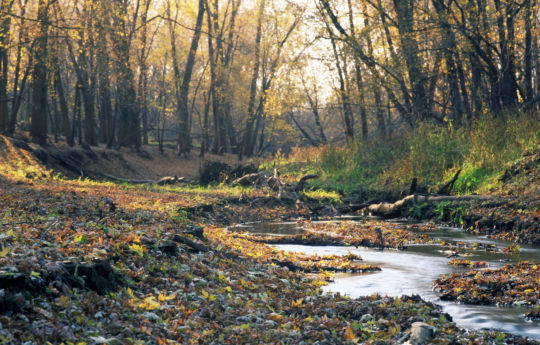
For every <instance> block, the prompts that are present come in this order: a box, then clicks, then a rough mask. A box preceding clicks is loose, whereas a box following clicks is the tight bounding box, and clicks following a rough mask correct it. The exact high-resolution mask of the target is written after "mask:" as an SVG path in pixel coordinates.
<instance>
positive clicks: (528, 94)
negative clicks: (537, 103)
mask: <svg viewBox="0 0 540 345" xmlns="http://www.w3.org/2000/svg"><path fill="white" fill-rule="evenodd" d="M533 2H535V0H526V4H525V13H524V21H525V56H524V63H525V68H524V79H525V80H524V86H525V101H526V102H530V101H531V100H532V99H533V97H534V91H533V73H532V72H533V52H532V33H531V27H532V25H531V22H532V21H533V20H534V17H533V14H532V8H533V6H532V3H533ZM536 73H540V71H537V72H536Z"/></svg>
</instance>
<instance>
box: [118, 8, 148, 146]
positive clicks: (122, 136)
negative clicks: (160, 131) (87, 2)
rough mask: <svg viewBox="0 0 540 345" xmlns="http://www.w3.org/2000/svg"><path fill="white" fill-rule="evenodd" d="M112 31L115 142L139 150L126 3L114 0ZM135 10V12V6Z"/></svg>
mask: <svg viewBox="0 0 540 345" xmlns="http://www.w3.org/2000/svg"><path fill="white" fill-rule="evenodd" d="M114 4H115V5H116V6H115V7H114V8H113V10H112V11H111V12H112V14H113V26H114V29H113V30H112V32H113V33H114V35H113V37H114V38H113V43H114V52H115V54H116V59H115V60H116V76H117V82H118V104H117V109H118V122H119V123H121V126H119V127H118V145H119V146H125V147H132V148H135V149H139V148H140V147H141V135H140V118H139V109H138V103H137V92H136V90H135V77H134V72H133V70H132V68H131V63H130V47H131V42H132V38H133V33H134V32H135V24H136V18H133V19H132V22H131V23H130V22H129V20H128V15H129V13H130V11H129V10H128V2H127V1H125V0H115V1H114ZM135 13H136V14H137V13H138V9H136V11H135Z"/></svg>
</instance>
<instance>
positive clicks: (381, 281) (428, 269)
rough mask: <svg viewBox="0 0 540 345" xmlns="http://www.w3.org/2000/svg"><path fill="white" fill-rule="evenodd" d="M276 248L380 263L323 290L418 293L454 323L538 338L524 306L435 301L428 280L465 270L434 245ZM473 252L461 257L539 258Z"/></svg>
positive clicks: (524, 252) (267, 228)
mask: <svg viewBox="0 0 540 345" xmlns="http://www.w3.org/2000/svg"><path fill="white" fill-rule="evenodd" d="M237 229H238V228H237ZM238 230H242V231H250V232H253V233H259V234H275V235H284V234H297V233H301V232H302V229H301V228H299V227H298V226H297V225H296V223H281V224H279V223H276V224H248V225H243V226H242V227H241V228H240V229H238ZM429 234H430V235H431V236H432V237H434V238H439V239H441V240H443V241H447V242H450V241H460V242H471V243H475V242H476V243H484V244H495V245H497V247H499V248H504V247H506V246H508V244H509V243H508V242H504V241H498V240H493V239H488V238H486V237H485V236H475V235H471V234H468V233H465V232H463V231H460V230H458V229H453V228H439V229H438V230H437V231H434V232H430V233H429ZM276 248H279V249H282V250H285V251H292V252H303V253H306V254H318V255H324V254H336V255H345V254H347V253H353V254H358V255H360V256H361V257H362V258H363V260H364V262H365V263H369V264H375V265H378V266H380V267H381V268H382V271H380V272H375V273H370V274H339V275H336V276H335V277H334V282H332V283H330V284H329V285H327V286H324V287H323V289H324V290H325V291H328V292H339V293H341V294H346V295H349V296H351V297H358V296H364V295H371V294H375V293H378V294H380V295H388V296H401V295H413V294H418V295H420V296H421V297H422V298H423V299H425V300H428V301H432V302H434V303H437V304H439V305H441V306H442V308H443V310H444V311H445V312H447V313H448V314H450V315H451V316H452V318H453V320H454V322H456V324H457V325H458V326H460V327H464V328H473V329H496V330H501V331H504V332H508V333H512V334H517V335H521V336H527V337H530V338H534V339H539V340H540V324H539V323H538V322H530V321H526V320H525V319H524V318H523V314H524V313H525V311H526V310H525V309H524V308H520V307H493V306H477V305H466V304H459V303H456V302H448V301H441V300H440V299H439V297H438V295H437V294H436V292H434V291H433V281H434V280H436V279H437V278H439V277H440V276H441V275H443V274H446V275H448V274H451V273H453V272H463V271H466V270H468V269H467V268H465V269H464V268H459V267H455V266H451V265H448V261H449V259H448V258H446V254H445V253H444V252H442V251H441V247H440V246H439V245H432V244H428V245H412V246H409V248H408V250H406V251H394V250H384V251H381V250H375V249H369V248H354V247H335V246H320V247H319V246H303V245H278V246H276ZM473 254H474V255H473V256H471V257H466V259H468V260H471V261H486V262H487V263H488V267H490V268H493V267H500V266H502V265H504V264H506V263H510V262H518V261H522V260H530V261H534V262H540V249H539V248H534V247H528V246H521V249H520V252H519V254H515V255H508V254H503V253H491V252H486V251H480V250H479V251H474V252H473Z"/></svg>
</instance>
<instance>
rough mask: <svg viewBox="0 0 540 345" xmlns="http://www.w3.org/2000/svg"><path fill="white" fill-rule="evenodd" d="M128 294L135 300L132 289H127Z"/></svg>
mask: <svg viewBox="0 0 540 345" xmlns="http://www.w3.org/2000/svg"><path fill="white" fill-rule="evenodd" d="M127 294H128V295H129V296H130V297H131V298H134V297H135V295H133V290H131V288H127Z"/></svg>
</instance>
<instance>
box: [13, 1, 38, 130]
mask: <svg viewBox="0 0 540 345" xmlns="http://www.w3.org/2000/svg"><path fill="white" fill-rule="evenodd" d="M26 4H27V0H22V1H21V3H20V5H21V13H20V17H21V22H20V29H19V33H18V42H17V59H16V63H15V73H14V81H13V99H12V102H11V114H10V118H9V126H8V131H7V132H8V133H9V134H13V132H14V131H15V126H16V123H17V114H18V112H19V108H20V106H21V102H22V96H23V93H24V90H25V86H26V80H27V79H28V75H29V74H30V71H31V66H32V64H33V59H32V57H33V54H32V53H31V52H30V54H29V55H30V61H29V62H28V66H27V67H26V69H25V72H24V75H23V79H22V81H21V84H20V87H19V78H20V76H21V65H22V49H23V40H25V39H26V31H25V30H24V28H25V25H24V15H25V13H26Z"/></svg>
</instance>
